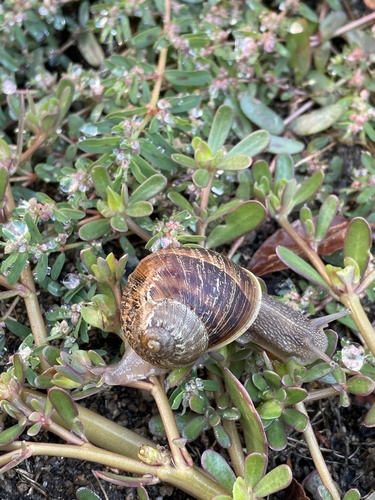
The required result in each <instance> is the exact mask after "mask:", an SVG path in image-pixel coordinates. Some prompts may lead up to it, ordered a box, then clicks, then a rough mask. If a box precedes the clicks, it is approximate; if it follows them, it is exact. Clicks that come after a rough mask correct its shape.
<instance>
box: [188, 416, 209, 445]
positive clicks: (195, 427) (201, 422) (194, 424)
mask: <svg viewBox="0 0 375 500" xmlns="http://www.w3.org/2000/svg"><path fill="white" fill-rule="evenodd" d="M206 428H207V421H206V417H203V416H199V417H195V418H193V419H192V420H191V421H190V422H188V423H187V424H186V425H185V426H184V428H183V429H182V435H183V436H184V437H186V439H188V440H189V441H194V440H195V439H197V438H198V437H199V435H200V434H201V432H202V431H203V430H204V429H206Z"/></svg>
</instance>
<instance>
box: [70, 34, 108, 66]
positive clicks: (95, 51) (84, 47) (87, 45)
mask: <svg viewBox="0 0 375 500" xmlns="http://www.w3.org/2000/svg"><path fill="white" fill-rule="evenodd" d="M77 46H78V50H79V52H80V53H81V55H82V57H83V58H84V59H85V61H86V62H87V63H88V64H89V65H90V66H93V67H95V68H98V67H99V66H100V65H101V64H102V62H103V61H104V59H105V54H104V51H103V49H102V47H101V45H100V44H99V42H98V40H97V39H96V36H95V33H94V32H93V31H91V30H84V31H80V32H79V33H77Z"/></svg>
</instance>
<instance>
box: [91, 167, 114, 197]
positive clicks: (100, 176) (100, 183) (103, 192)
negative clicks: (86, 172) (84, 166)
mask: <svg viewBox="0 0 375 500" xmlns="http://www.w3.org/2000/svg"><path fill="white" fill-rule="evenodd" d="M91 175H92V180H93V182H94V186H95V189H96V190H97V192H98V194H99V196H100V198H101V199H102V200H106V199H107V188H108V187H110V188H112V189H113V185H112V181H111V178H110V177H109V174H108V170H107V169H106V168H105V167H102V166H101V165H98V166H96V167H94V168H93V169H92V171H91Z"/></svg>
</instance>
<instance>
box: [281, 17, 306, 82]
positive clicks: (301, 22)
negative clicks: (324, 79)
mask: <svg viewBox="0 0 375 500" xmlns="http://www.w3.org/2000/svg"><path fill="white" fill-rule="evenodd" d="M286 47H287V49H288V52H289V54H290V57H289V63H290V66H291V67H292V69H293V70H294V73H295V76H296V82H297V83H300V82H301V80H302V78H303V77H304V76H305V75H306V74H307V72H308V71H309V69H310V65H311V47H310V28H309V23H308V22H307V21H306V19H296V18H294V19H293V21H292V22H291V24H290V26H289V30H288V34H287V37H286Z"/></svg>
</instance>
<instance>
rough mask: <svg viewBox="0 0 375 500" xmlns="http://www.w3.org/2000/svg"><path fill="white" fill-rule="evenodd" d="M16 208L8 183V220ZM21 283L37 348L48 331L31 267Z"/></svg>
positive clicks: (6, 201) (25, 270)
mask: <svg viewBox="0 0 375 500" xmlns="http://www.w3.org/2000/svg"><path fill="white" fill-rule="evenodd" d="M14 208H15V203H14V198H13V193H12V190H11V187H10V184H9V183H8V185H7V188H6V191H5V202H4V215H5V218H6V219H8V218H10V217H11V216H12V211H13V210H14ZM20 283H21V285H22V286H24V287H25V288H26V289H27V291H28V293H27V295H26V296H24V301H25V306H26V311H27V315H28V317H29V321H30V328H31V331H32V334H33V337H34V342H35V345H36V346H37V347H39V346H42V345H44V344H45V343H46V338H47V329H46V325H45V323H44V320H43V316H42V312H41V310H40V306H39V301H38V297H37V293H36V289H35V282H34V277H33V273H32V272H31V268H30V265H26V266H25V268H24V269H23V271H22V273H21V276H20ZM39 359H40V365H41V369H42V371H44V370H46V369H47V368H48V365H47V364H46V363H45V361H44V359H43V357H42V356H40V357H39Z"/></svg>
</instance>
